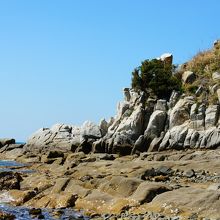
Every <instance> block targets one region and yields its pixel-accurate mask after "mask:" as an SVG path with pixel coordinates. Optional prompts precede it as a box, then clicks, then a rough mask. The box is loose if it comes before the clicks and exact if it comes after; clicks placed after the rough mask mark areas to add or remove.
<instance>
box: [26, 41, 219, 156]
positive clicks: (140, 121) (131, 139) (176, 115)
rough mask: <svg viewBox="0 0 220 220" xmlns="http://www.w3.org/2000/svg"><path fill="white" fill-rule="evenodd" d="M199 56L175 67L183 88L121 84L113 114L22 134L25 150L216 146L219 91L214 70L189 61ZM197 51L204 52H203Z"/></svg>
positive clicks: (100, 150)
mask: <svg viewBox="0 0 220 220" xmlns="http://www.w3.org/2000/svg"><path fill="white" fill-rule="evenodd" d="M219 44H220V43H219V41H217V42H215V46H214V48H213V49H212V50H210V51H211V52H210V51H208V52H206V53H215V54H216V51H217V52H219V48H218V45H219ZM200 56H201V54H199V55H197V57H195V58H194V63H193V62H192V61H190V62H188V63H186V64H184V65H183V67H181V71H182V72H181V71H179V73H180V72H181V81H182V85H183V87H184V88H185V91H184V92H183V93H182V94H181V93H180V92H179V91H173V92H172V94H171V96H170V98H169V99H168V100H166V99H158V98H157V97H156V96H152V94H149V93H146V92H144V91H141V90H136V89H131V88H125V89H124V91H123V92H124V100H123V101H121V102H119V104H118V106H117V114H116V116H115V117H113V118H111V119H110V120H109V121H106V120H104V119H103V120H101V122H100V124H99V125H95V124H94V123H92V122H85V123H84V124H83V125H82V126H81V127H77V126H72V125H64V124H57V125H54V126H52V127H51V128H50V129H49V128H42V129H40V130H38V131H37V132H36V133H34V134H33V135H32V136H31V137H30V138H29V139H28V141H27V144H26V146H25V151H26V152H28V151H31V152H44V151H47V149H52V150H53V149H59V150H62V151H64V152H66V151H72V152H79V151H83V152H84V153H89V152H94V153H118V154H120V155H128V154H134V153H137V154H139V153H140V152H147V151H148V152H150V151H162V150H168V149H175V150H183V149H187V148H193V149H215V148H217V147H219V146H220V132H219V131H220V126H219V125H220V120H219V101H218V99H217V98H218V97H220V95H219V94H220V89H219V82H220V73H219V72H218V71H214V72H212V71H211V70H210V68H209V66H208V64H207V65H206V66H204V67H203V71H205V72H202V73H201V72H199V71H202V70H201V69H199V71H198V72H195V70H196V69H195V63H196V62H198V61H197V59H199V58H200ZM202 56H203V58H204V56H205V55H204V54H203V55H202ZM198 57H199V58H198ZM215 58H216V57H215ZM159 59H161V60H162V61H163V62H165V63H166V62H172V59H173V57H172V55H171V54H164V55H162V56H161V57H160V58H159ZM200 59H201V58H200ZM193 65H194V66H193ZM197 66H198V63H197ZM206 69H208V70H206ZM179 73H175V72H174V73H173V74H179ZM194 90H196V91H194ZM216 97H217V98H216ZM210 99H211V100H212V101H210ZM213 100H214V101H213Z"/></svg>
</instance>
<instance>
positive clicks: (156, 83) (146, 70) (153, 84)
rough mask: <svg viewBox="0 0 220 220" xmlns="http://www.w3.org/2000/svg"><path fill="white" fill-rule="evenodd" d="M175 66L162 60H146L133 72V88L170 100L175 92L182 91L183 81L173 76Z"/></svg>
mask: <svg viewBox="0 0 220 220" xmlns="http://www.w3.org/2000/svg"><path fill="white" fill-rule="evenodd" d="M172 70H173V65H172V64H168V63H165V62H164V61H162V60H158V59H153V60H145V61H143V62H142V63H141V66H139V67H138V68H136V69H134V71H133V72H132V83H131V86H132V88H134V89H136V90H142V91H145V92H149V91H152V92H153V94H154V95H156V96H157V97H158V98H165V99H168V98H169V97H170V94H171V92H172V91H173V90H178V91H179V90H181V80H179V79H177V78H176V77H175V76H174V75H173V74H172Z"/></svg>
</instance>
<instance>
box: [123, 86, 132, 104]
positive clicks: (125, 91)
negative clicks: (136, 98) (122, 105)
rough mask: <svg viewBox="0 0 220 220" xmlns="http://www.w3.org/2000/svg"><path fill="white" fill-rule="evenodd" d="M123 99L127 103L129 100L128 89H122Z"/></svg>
mask: <svg viewBox="0 0 220 220" xmlns="http://www.w3.org/2000/svg"><path fill="white" fill-rule="evenodd" d="M124 99H125V101H127V102H129V101H130V99H131V95H130V91H129V88H124Z"/></svg>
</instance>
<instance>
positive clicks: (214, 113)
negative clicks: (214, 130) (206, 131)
mask: <svg viewBox="0 0 220 220" xmlns="http://www.w3.org/2000/svg"><path fill="white" fill-rule="evenodd" d="M205 115H206V116H205V127H206V128H209V127H213V126H215V125H216V123H217V121H218V118H219V105H211V106H209V107H208V108H207V109H206V112H205Z"/></svg>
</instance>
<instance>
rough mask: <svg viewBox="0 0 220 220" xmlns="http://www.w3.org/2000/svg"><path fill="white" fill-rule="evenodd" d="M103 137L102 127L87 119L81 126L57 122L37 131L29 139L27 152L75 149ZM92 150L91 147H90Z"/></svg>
mask: <svg viewBox="0 0 220 220" xmlns="http://www.w3.org/2000/svg"><path fill="white" fill-rule="evenodd" d="M101 137H102V134H101V130H100V127H99V126H98V125H96V124H94V123H92V122H89V121H86V122H84V124H83V125H82V126H81V127H77V126H70V125H64V124H56V125H54V126H52V127H51V128H50V129H49V128H42V129H40V130H38V131H37V132H35V133H34V134H33V135H32V136H31V137H30V138H29V139H28V141H27V144H26V145H25V147H24V149H25V151H26V152H34V153H37V152H47V151H48V149H49V150H59V151H63V152H67V151H71V150H72V151H75V150H76V149H77V148H78V147H79V146H80V145H82V144H85V142H86V143H89V144H91V143H92V142H94V141H95V140H97V139H99V138H101ZM90 150H91V149H90Z"/></svg>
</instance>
